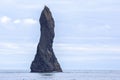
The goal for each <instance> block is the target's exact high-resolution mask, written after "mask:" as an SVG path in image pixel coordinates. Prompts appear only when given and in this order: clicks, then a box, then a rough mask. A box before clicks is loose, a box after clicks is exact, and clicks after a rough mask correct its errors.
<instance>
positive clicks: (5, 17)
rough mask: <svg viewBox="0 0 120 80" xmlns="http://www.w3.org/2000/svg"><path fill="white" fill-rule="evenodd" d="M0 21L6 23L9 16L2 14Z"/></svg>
mask: <svg viewBox="0 0 120 80" xmlns="http://www.w3.org/2000/svg"><path fill="white" fill-rule="evenodd" d="M0 22H1V23H3V24H7V23H10V22H11V18H9V17H7V16H3V17H1V18H0Z"/></svg>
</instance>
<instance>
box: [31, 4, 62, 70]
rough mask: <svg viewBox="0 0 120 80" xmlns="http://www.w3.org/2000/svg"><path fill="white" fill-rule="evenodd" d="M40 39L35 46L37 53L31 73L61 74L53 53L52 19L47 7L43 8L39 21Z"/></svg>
mask: <svg viewBox="0 0 120 80" xmlns="http://www.w3.org/2000/svg"><path fill="white" fill-rule="evenodd" d="M39 22H40V25H41V37H40V41H39V43H38V46H37V53H36V55H35V58H34V60H33V62H32V64H31V67H30V68H31V72H53V71H57V72H62V69H61V67H60V65H59V63H58V61H57V58H56V57H55V54H54V52H53V48H52V45H53V39H54V36H55V33H54V27H55V23H54V19H53V17H52V14H51V12H50V10H49V8H48V7H46V6H45V8H44V9H43V11H42V13H41V17H40V19H39Z"/></svg>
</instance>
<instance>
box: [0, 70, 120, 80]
mask: <svg viewBox="0 0 120 80" xmlns="http://www.w3.org/2000/svg"><path fill="white" fill-rule="evenodd" d="M0 80H120V71H119V70H109V71H108V70H107V71H106V70H83V71H65V72H62V73H27V72H20V73H18V72H1V73H0Z"/></svg>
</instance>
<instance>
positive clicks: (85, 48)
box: [55, 44, 120, 52]
mask: <svg viewBox="0 0 120 80" xmlns="http://www.w3.org/2000/svg"><path fill="white" fill-rule="evenodd" d="M55 48H56V49H57V50H62V51H70V52H75V51H76V52H80V51H82V52H120V46H110V45H99V46H97V45H82V46H80V45H78V44H55Z"/></svg>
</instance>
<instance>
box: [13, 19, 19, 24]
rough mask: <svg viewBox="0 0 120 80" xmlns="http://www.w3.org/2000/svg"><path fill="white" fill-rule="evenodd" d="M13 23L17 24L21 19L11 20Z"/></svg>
mask: <svg viewBox="0 0 120 80" xmlns="http://www.w3.org/2000/svg"><path fill="white" fill-rule="evenodd" d="M13 23H15V24H19V23H21V20H19V19H17V20H15V21H13Z"/></svg>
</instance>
